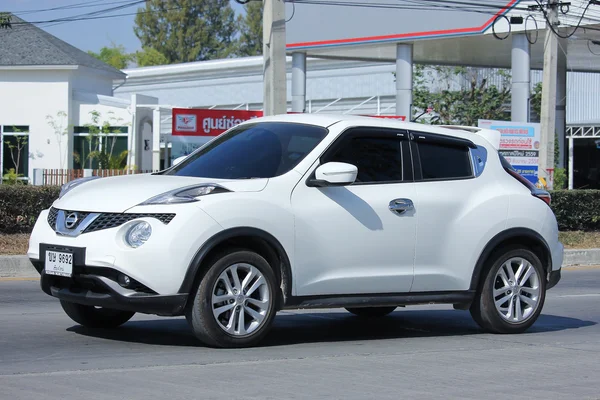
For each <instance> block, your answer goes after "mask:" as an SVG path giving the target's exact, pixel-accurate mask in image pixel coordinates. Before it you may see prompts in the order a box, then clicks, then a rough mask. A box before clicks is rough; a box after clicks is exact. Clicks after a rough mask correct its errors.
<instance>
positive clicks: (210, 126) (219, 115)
mask: <svg viewBox="0 0 600 400" xmlns="http://www.w3.org/2000/svg"><path fill="white" fill-rule="evenodd" d="M290 114H292V113H290ZM294 114H296V113H294ZM262 115H263V112H262V111H246V110H208V109H205V108H173V130H172V133H173V136H218V135H220V134H221V133H223V132H225V131H226V130H228V129H230V128H233V127H234V126H236V125H237V124H240V123H242V122H244V121H247V120H249V119H253V118H258V117H262ZM369 116H370V117H374V118H392V119H399V120H401V121H404V120H406V117H403V116H395V115H369Z"/></svg>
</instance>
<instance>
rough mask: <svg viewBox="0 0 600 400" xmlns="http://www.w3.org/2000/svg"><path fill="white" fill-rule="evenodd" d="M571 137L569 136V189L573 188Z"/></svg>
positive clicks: (572, 145)
mask: <svg viewBox="0 0 600 400" xmlns="http://www.w3.org/2000/svg"><path fill="white" fill-rule="evenodd" d="M573 140H574V139H573V137H572V136H570V137H569V171H568V172H569V190H573V152H574V149H573V148H574V146H575V144H574V143H573Z"/></svg>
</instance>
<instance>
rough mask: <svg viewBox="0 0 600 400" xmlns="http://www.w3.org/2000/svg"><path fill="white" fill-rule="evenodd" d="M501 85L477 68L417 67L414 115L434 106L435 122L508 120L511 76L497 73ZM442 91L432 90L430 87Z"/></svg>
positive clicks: (471, 123) (468, 122) (500, 72)
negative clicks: (436, 87)
mask: <svg viewBox="0 0 600 400" xmlns="http://www.w3.org/2000/svg"><path fill="white" fill-rule="evenodd" d="M496 74H497V76H499V77H500V78H501V80H502V81H503V82H502V84H501V85H500V87H497V86H496V85H491V84H489V77H488V76H486V75H484V74H482V73H481V72H480V70H479V69H478V68H470V67H468V68H465V67H447V66H436V67H430V68H429V69H427V70H425V68H424V67H423V66H417V68H415V74H414V75H415V79H414V89H413V105H414V107H415V114H416V115H419V114H421V113H422V112H423V111H425V110H427V109H429V108H431V109H432V112H433V113H435V114H436V118H435V120H434V121H432V123H436V124H456V125H468V126H476V125H477V121H478V120H479V119H494V120H505V119H506V117H507V115H508V114H507V111H508V110H509V106H510V84H509V82H510V76H509V74H508V73H507V72H505V71H498V72H496ZM432 85H433V86H436V85H437V86H438V88H439V90H434V91H432V90H430V89H429V88H430V87H431V86H432Z"/></svg>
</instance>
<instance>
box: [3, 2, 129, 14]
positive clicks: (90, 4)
mask: <svg viewBox="0 0 600 400" xmlns="http://www.w3.org/2000/svg"><path fill="white" fill-rule="evenodd" d="M130 1H131V0H120V1H112V2H106V1H102V0H92V1H86V2H83V3H76V4H69V5H65V6H59V7H52V8H43V9H37V10H21V11H11V14H15V15H30V14H38V13H43V12H51V11H60V10H72V9H75V8H89V7H100V6H105V5H110V4H120V3H127V2H130Z"/></svg>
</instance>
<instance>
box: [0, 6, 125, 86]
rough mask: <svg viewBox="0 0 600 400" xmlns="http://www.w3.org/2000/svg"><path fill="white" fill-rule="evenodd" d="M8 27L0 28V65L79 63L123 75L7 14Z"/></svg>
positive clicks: (41, 30)
mask: <svg viewBox="0 0 600 400" xmlns="http://www.w3.org/2000/svg"><path fill="white" fill-rule="evenodd" d="M10 18H11V25H12V28H0V66H13V65H14V66H25V65H82V66H85V67H89V68H94V69H98V70H102V71H105V72H109V73H112V74H116V75H121V76H125V74H124V73H123V72H121V71H119V70H118V69H116V68H114V67H112V66H110V65H108V64H106V63H104V62H102V61H100V60H98V59H97V58H95V57H92V56H90V55H89V54H87V53H86V52H84V51H82V50H79V49H78V48H77V47H74V46H71V45H70V44H68V43H66V42H63V41H62V40H60V39H59V38H57V37H56V36H52V35H51V34H49V33H48V32H46V31H44V30H43V29H40V28H38V27H37V26H35V25H33V24H30V23H28V22H26V21H24V20H22V19H21V18H19V17H17V16H15V15H11V16H10Z"/></svg>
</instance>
